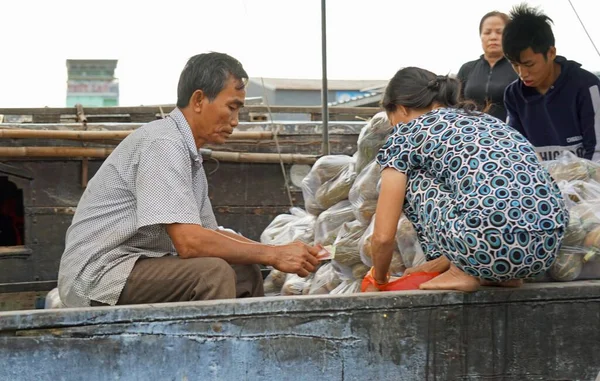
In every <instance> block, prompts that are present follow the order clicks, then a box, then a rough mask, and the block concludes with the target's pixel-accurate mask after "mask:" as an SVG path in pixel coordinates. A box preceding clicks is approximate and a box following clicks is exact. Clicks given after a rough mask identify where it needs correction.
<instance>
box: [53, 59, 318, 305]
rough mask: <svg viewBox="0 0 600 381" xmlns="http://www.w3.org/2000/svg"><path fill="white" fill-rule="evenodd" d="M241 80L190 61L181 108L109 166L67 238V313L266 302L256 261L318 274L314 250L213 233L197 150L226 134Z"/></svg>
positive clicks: (237, 72) (232, 72) (91, 186)
mask: <svg viewBox="0 0 600 381" xmlns="http://www.w3.org/2000/svg"><path fill="white" fill-rule="evenodd" d="M247 78H248V75H247V74H246V72H245V70H244V68H243V67H242V65H241V63H240V62H239V61H237V60H236V59H234V58H232V57H230V56H228V55H226V54H221V53H207V54H199V55H196V56H194V57H192V58H190V60H189V61H188V62H187V64H186V66H185V68H184V69H183V72H182V73H181V77H180V79H179V85H178V89H177V108H176V109H175V110H174V111H173V112H171V113H170V114H169V115H168V116H167V117H166V118H165V119H162V120H158V121H154V122H151V123H148V124H146V125H144V126H143V127H141V128H139V129H138V130H136V131H135V132H134V133H132V134H131V135H130V136H128V137H127V138H126V139H125V140H123V142H122V143H121V144H120V145H119V146H118V147H117V148H116V149H115V150H114V152H113V153H112V154H111V155H110V156H109V157H108V158H107V159H106V161H105V162H104V163H103V165H102V167H101V168H100V169H99V170H98V173H97V174H96V175H95V176H94V177H93V178H92V179H91V180H90V182H89V183H88V187H87V189H86V190H85V192H84V194H83V196H82V197H81V200H80V202H79V205H78V206H77V211H76V213H75V216H74V218H73V222H72V224H71V226H70V227H69V229H68V231H67V235H66V247H65V252H64V253H63V256H62V259H61V263H60V270H59V276H58V288H59V292H60V297H61V300H62V301H63V303H64V304H65V305H66V306H68V307H77V306H89V305H115V304H137V303H160V302H176V301H190V300H208V299H226V298H235V297H248V296H262V295H263V287H262V277H261V276H260V270H259V268H258V266H257V264H263V265H271V266H274V267H275V268H277V269H279V270H281V271H285V272H289V273H297V274H298V275H300V276H307V275H308V274H309V272H312V271H314V270H315V265H316V264H317V263H318V260H317V257H316V256H317V252H318V248H316V247H311V246H307V245H305V244H302V243H292V244H289V245H282V246H270V245H262V244H260V243H258V242H254V241H251V240H249V239H246V238H244V237H242V236H239V235H236V234H233V233H230V232H227V231H224V230H220V229H218V225H217V222H216V220H215V216H214V213H213V211H212V206H211V204H210V200H209V198H208V184H207V180H206V174H205V172H204V168H203V167H202V156H201V155H200V154H199V153H198V149H199V148H200V147H202V146H203V145H205V144H207V143H211V144H222V143H224V142H225V141H226V140H227V138H228V137H229V135H231V133H232V132H233V129H234V128H235V127H236V126H237V124H238V114H239V110H240V108H241V107H242V106H243V105H244V99H245V95H246V92H245V83H246V80H247Z"/></svg>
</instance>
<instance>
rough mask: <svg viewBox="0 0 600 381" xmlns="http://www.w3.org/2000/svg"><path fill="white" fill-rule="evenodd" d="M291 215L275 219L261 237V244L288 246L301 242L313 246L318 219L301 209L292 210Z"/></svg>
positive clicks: (283, 215)
mask: <svg viewBox="0 0 600 381" xmlns="http://www.w3.org/2000/svg"><path fill="white" fill-rule="evenodd" d="M290 213H291V214H280V215H279V216H277V217H275V218H274V219H273V221H271V223H270V224H269V226H267V227H266V228H265V230H264V231H263V232H262V234H261V235H260V242H261V243H264V244H265V245H286V244H288V243H291V242H294V241H301V242H304V243H306V244H308V245H312V243H313V241H314V237H315V233H314V225H315V220H316V217H315V216H313V215H311V214H309V213H306V212H305V211H304V210H302V209H300V208H291V209H290Z"/></svg>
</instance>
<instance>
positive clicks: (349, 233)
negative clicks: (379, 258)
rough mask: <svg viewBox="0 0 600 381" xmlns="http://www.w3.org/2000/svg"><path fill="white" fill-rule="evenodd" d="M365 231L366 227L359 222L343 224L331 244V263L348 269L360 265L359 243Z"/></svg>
mask: <svg viewBox="0 0 600 381" xmlns="http://www.w3.org/2000/svg"><path fill="white" fill-rule="evenodd" d="M365 230H367V226H365V225H363V224H361V223H360V222H359V221H351V222H346V223H344V224H343V225H342V227H341V229H340V231H339V232H338V235H337V237H336V239H335V242H334V243H333V247H334V251H335V252H334V255H333V262H336V263H338V264H340V265H343V266H346V267H349V268H352V266H354V265H356V264H358V263H362V261H361V260H360V252H359V242H360V238H361V237H362V235H363V234H364V232H365Z"/></svg>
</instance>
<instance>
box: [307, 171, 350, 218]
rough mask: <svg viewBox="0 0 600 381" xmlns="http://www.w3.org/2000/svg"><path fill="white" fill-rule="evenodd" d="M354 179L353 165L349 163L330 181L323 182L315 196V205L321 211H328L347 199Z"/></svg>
mask: <svg viewBox="0 0 600 381" xmlns="http://www.w3.org/2000/svg"><path fill="white" fill-rule="evenodd" d="M354 179H356V171H355V169H354V163H352V162H351V163H349V164H348V165H347V166H346V167H345V168H344V169H343V170H342V171H341V172H340V173H338V174H337V175H335V177H333V178H332V179H331V180H328V181H326V182H324V183H323V184H322V185H321V186H320V187H319V189H317V194H316V196H315V198H316V201H317V205H318V206H319V207H320V208H321V209H328V208H330V207H332V206H333V205H335V204H337V203H338V202H340V201H342V200H345V199H347V198H348V193H350V188H351V187H352V184H354Z"/></svg>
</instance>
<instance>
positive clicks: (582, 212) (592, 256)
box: [548, 155, 600, 282]
mask: <svg viewBox="0 0 600 381" xmlns="http://www.w3.org/2000/svg"><path fill="white" fill-rule="evenodd" d="M565 156H566V157H568V156H569V155H565ZM571 162H572V163H578V162H579V163H581V162H582V161H581V160H573V161H571ZM571 170H573V171H574V172H575V171H581V167H571ZM573 176H577V177H581V176H582V174H581V173H579V174H573ZM558 186H559V188H560V189H561V192H562V194H563V196H564V199H565V202H566V205H567V207H568V209H569V224H568V226H567V228H566V231H565V234H564V236H563V240H562V243H561V247H560V250H559V252H558V253H557V255H556V259H555V261H554V263H553V264H552V266H550V269H549V270H548V276H549V277H550V278H551V279H553V280H555V281H562V282H567V281H572V280H581V279H600V265H599V263H600V184H598V183H597V182H596V181H594V180H592V179H590V180H587V181H583V180H573V181H566V180H562V181H559V182H558Z"/></svg>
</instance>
